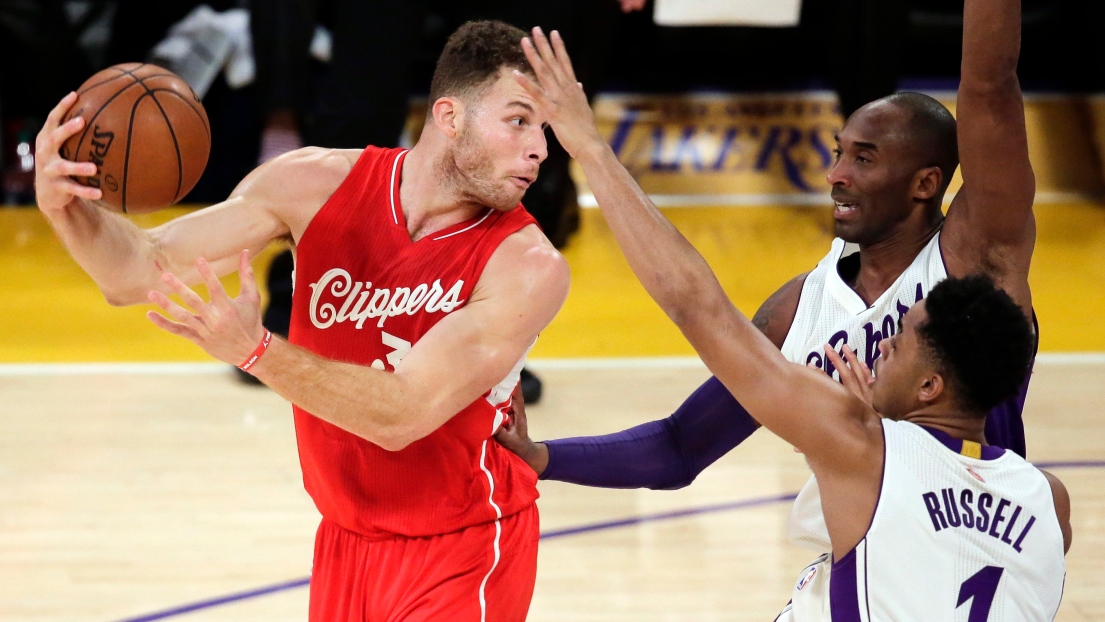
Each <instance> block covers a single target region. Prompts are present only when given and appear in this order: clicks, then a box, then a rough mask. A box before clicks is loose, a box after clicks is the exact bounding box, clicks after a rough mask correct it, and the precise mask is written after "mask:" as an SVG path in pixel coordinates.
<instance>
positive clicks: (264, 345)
mask: <svg viewBox="0 0 1105 622" xmlns="http://www.w3.org/2000/svg"><path fill="white" fill-rule="evenodd" d="M271 342H272V331H271V330H267V329H266V330H265V336H264V337H263V338H262V339H261V343H259V344H257V349H256V350H254V351H253V354H250V355H249V358H248V359H246V362H245V363H242V364H241V365H239V366H238V369H240V370H242V371H249V368H250V367H253V365H254V364H255V363H257V361H258V360H259V359H260V358H261V355H262V354H264V353H265V350H268V349H269V343H271Z"/></svg>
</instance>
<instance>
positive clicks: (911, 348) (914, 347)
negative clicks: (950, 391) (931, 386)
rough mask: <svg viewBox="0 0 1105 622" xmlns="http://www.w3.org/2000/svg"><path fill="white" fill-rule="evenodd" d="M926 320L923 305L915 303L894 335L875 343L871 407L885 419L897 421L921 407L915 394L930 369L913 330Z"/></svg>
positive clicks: (900, 321) (923, 303)
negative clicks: (877, 347) (875, 356)
mask: <svg viewBox="0 0 1105 622" xmlns="http://www.w3.org/2000/svg"><path fill="white" fill-rule="evenodd" d="M927 317H928V314H927V313H926V312H925V301H924V300H921V301H918V302H917V304H915V305H913V307H911V308H910V310H909V311H908V312H907V313H906V314H905V315H903V316H902V318H901V320H899V326H898V332H897V334H895V335H893V336H891V337H888V338H886V339H883V340H882V341H880V342H879V352H880V353H881V356H880V357H879V358H878V359H876V360H875V384H874V385H873V387H872V394H871V405H872V406H873V407H874V408H875V410H876V411H877V412H878V413H879V414H881V415H882V416H883V417H886V418H887V419H894V420H900V419H902V418H903V417H905V416H906V415H908V414H909V413H911V412H914V411H916V410H918V409H919V408H920V407H921V406H922V403H921V401H920V398H919V397H918V391H919V389H920V387H921V385H922V384H923V382H924V379H925V377H926V374H927V373H928V372H931V365H930V364H929V361H928V357H927V356H926V355H925V352H924V350H923V348H922V344H921V342H920V335H918V333H917V327H918V326H919V325H921V324H922V323H924V321H925V319H926V318H927Z"/></svg>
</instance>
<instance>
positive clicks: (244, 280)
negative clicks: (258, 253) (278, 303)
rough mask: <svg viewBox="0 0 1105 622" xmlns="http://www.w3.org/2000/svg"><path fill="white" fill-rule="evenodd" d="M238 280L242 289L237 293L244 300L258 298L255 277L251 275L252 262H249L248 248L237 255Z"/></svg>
mask: <svg viewBox="0 0 1105 622" xmlns="http://www.w3.org/2000/svg"><path fill="white" fill-rule="evenodd" d="M238 280H239V281H240V282H241V285H242V289H241V292H240V293H239V294H238V297H239V298H242V299H244V300H254V299H260V296H261V294H260V293H258V291H257V278H256V277H254V276H253V264H251V263H249V249H246V250H243V251H242V252H241V254H240V255H239V256H238Z"/></svg>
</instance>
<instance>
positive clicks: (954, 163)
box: [885, 92, 959, 195]
mask: <svg viewBox="0 0 1105 622" xmlns="http://www.w3.org/2000/svg"><path fill="white" fill-rule="evenodd" d="M885 101H887V102H889V103H891V104H893V105H894V106H896V107H898V108H901V109H903V110H905V111H906V112H908V113H909V115H910V116H909V120H908V121H907V132H908V133H909V137H910V140H912V141H914V146H915V150H916V153H917V155H918V157H919V158H920V160H921V166H922V167H929V166H937V167H939V168H940V171H941V172H942V173H943V177H944V179H943V185H942V187H941V188H940V195H943V193H944V191H945V190H947V189H948V184H950V183H951V181H952V175H954V174H955V169H956V167H958V166H959V138H958V136H957V135H956V125H955V117H953V116H952V113H951V112H950V111H949V110H948V109H947V108H946V107H945V106H944V104H941V103H940V102H938V101H936V100H935V99H933V98H932V97H929V96H928V95H925V94H923V93H911V92H903V93H895V94H893V95H890V96H889V97H887V98H886V100H885Z"/></svg>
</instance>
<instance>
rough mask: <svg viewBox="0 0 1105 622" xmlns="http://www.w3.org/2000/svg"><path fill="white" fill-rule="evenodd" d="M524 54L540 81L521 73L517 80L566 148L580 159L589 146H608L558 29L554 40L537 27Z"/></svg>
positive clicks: (525, 44)
mask: <svg viewBox="0 0 1105 622" xmlns="http://www.w3.org/2000/svg"><path fill="white" fill-rule="evenodd" d="M522 51H523V52H524V53H525V55H526V58H527V59H528V60H529V63H530V66H531V67H533V72H534V74H536V76H537V82H536V83H535V82H534V81H533V80H532V79H530V77H529V76H527V75H526V74H524V73H522V72H520V71H518V70H515V71H514V79H515V80H517V81H518V83H519V84H521V85H522V87H523V88H524V89H526V92H527V93H529V95H530V96H531V97H533V99H534V100H536V101H537V105H538V106H540V107H541V110H542V112H543V113H544V114H545V115H546V116H547V118H548V121H549V125H550V126H552V129H553V131H554V132H556V137H557V138H558V139H559V140H560V144H561V145H563V146H564V149H566V150H567V151H568V153H569V154H571V155H572V156H573V157H578V154H579V153H580V152H581V151H582V150H583V149H585V148H587V147H588V146H594V145H602V144H604V141H603V140H602V136H600V135H599V131H598V129H597V128H596V127H595V117H594V114H592V112H591V105H590V104H589V103H587V95H585V94H584V92H583V85H582V84H580V83H579V82H578V81H577V80H576V74H575V70H573V69H572V60H571V59H570V58H569V57H568V50H567V48H566V47H564V40H563V39H562V38H561V37H560V33H559V32H557V31H555V30H554V31H553V32H552V38H551V41H550V39H549V38H548V37H546V36H545V33H544V32H542V31H541V29H540V28H534V29H533V36H532V37H526V38H525V39H522Z"/></svg>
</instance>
